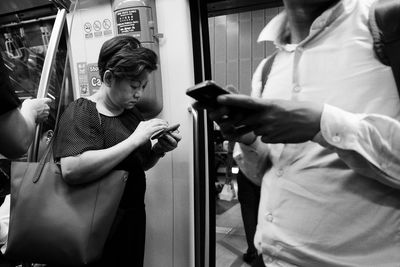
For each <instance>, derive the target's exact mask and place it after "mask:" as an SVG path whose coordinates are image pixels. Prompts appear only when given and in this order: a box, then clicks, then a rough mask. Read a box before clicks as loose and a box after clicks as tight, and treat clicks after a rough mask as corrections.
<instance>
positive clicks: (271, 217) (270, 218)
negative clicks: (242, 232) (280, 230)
mask: <svg viewBox="0 0 400 267" xmlns="http://www.w3.org/2000/svg"><path fill="white" fill-rule="evenodd" d="M265 219H266V220H267V221H268V222H272V221H273V220H274V216H272V214H271V213H268V214H267V215H265Z"/></svg>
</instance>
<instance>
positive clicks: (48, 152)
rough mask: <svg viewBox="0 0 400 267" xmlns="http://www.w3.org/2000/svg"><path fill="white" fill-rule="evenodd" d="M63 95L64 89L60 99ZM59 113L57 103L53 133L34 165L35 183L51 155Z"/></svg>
mask: <svg viewBox="0 0 400 267" xmlns="http://www.w3.org/2000/svg"><path fill="white" fill-rule="evenodd" d="M63 95H64V90H62V91H61V95H60V99H62V97H63ZM60 113H61V104H59V105H58V108H57V116H56V122H55V125H54V134H53V136H52V137H51V140H50V142H49V144H48V145H47V148H46V150H45V152H44V154H43V156H42V158H41V159H40V161H39V165H38V166H37V167H36V171H35V174H34V175H33V178H32V182H33V183H37V181H39V179H40V175H41V174H42V172H43V169H44V166H45V165H46V163H47V162H50V160H51V158H52V157H53V143H54V140H55V139H56V136H57V132H58V121H59V118H60Z"/></svg>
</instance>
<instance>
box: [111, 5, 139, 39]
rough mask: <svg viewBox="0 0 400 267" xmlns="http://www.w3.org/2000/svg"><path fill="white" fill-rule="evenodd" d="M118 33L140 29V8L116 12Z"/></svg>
mask: <svg viewBox="0 0 400 267" xmlns="http://www.w3.org/2000/svg"><path fill="white" fill-rule="evenodd" d="M115 15H116V19H117V29H118V34H124V33H130V32H137V31H140V14H139V10H138V9H134V8H130V9H124V10H122V11H118V12H116V14H115Z"/></svg>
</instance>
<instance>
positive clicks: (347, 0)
mask: <svg viewBox="0 0 400 267" xmlns="http://www.w3.org/2000/svg"><path fill="white" fill-rule="evenodd" d="M357 1H358V0H342V1H340V2H338V3H337V4H336V5H334V6H332V7H331V8H329V9H327V10H325V11H324V12H323V13H322V14H321V15H320V16H319V17H317V18H316V19H315V20H314V22H313V23H312V25H311V28H310V35H309V36H311V35H315V34H316V33H318V32H320V31H321V30H323V29H324V28H326V27H327V26H329V25H331V24H332V23H333V22H334V21H336V20H337V19H338V18H339V17H340V16H341V15H343V14H348V13H350V12H351V11H352V10H353V9H354V7H355V4H356V2H357ZM289 36H290V31H289V26H288V19H287V14H286V12H285V11H283V12H281V13H279V14H278V15H277V16H275V17H274V18H273V19H272V20H271V21H270V22H269V23H268V24H267V25H266V26H265V27H264V29H263V30H262V31H261V33H260V35H259V36H258V39H257V42H262V41H272V42H274V43H275V45H276V46H277V47H283V46H286V45H287V40H288V38H289ZM307 39H308V38H306V40H307ZM306 40H304V41H306ZM292 46H293V45H292ZM294 46H297V45H294ZM290 50H291V49H290Z"/></svg>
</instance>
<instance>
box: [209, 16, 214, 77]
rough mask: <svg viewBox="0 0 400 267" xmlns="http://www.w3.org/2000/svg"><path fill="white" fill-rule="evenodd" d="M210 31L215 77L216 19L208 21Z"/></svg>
mask: <svg viewBox="0 0 400 267" xmlns="http://www.w3.org/2000/svg"><path fill="white" fill-rule="evenodd" d="M208 31H209V35H210V56H211V73H212V74H211V75H212V77H215V54H214V51H215V18H214V17H212V18H209V19H208Z"/></svg>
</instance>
